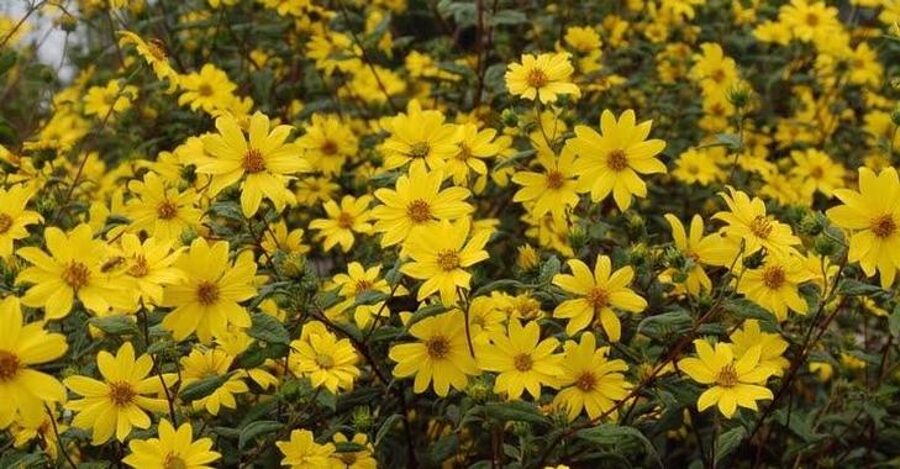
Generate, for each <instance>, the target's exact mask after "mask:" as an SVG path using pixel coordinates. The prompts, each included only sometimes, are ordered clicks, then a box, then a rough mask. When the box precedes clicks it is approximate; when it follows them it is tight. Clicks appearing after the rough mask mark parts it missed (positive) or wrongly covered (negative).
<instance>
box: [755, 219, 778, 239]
mask: <svg viewBox="0 0 900 469" xmlns="http://www.w3.org/2000/svg"><path fill="white" fill-rule="evenodd" d="M772 228H773V226H772V222H771V221H770V220H769V219H768V218H766V217H764V216H762V215H757V217H756V218H754V219H753V221H752V222H750V231H751V232H752V233H753V234H754V235H756V237H757V238H762V239H766V238H768V237H769V235H770V234H771V233H772Z"/></svg>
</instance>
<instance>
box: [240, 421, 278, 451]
mask: <svg viewBox="0 0 900 469" xmlns="http://www.w3.org/2000/svg"><path fill="white" fill-rule="evenodd" d="M283 427H284V424H283V423H281V422H276V421H274V420H257V421H255V422H250V423H249V424H247V426H245V427H244V428H242V429H241V432H240V435H239V436H238V449H243V448H244V446H246V445H247V443H249V442H251V441H253V440H255V439H256V438H258V437H259V436H261V435H265V434H267V433H272V432H276V431H278V430H281V429H282V428H283Z"/></svg>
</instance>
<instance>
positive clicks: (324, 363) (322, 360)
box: [316, 353, 334, 370]
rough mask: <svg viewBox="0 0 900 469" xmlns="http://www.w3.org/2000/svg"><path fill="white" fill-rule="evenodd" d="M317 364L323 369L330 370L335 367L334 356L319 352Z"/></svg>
mask: <svg viewBox="0 0 900 469" xmlns="http://www.w3.org/2000/svg"><path fill="white" fill-rule="evenodd" d="M316 365H319V368H322V369H323V370H330V369H331V368H333V367H334V358H333V357H332V356H331V355H328V354H324V353H317V354H316Z"/></svg>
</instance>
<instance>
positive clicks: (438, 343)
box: [425, 335, 450, 360]
mask: <svg viewBox="0 0 900 469" xmlns="http://www.w3.org/2000/svg"><path fill="white" fill-rule="evenodd" d="M425 350H426V351H427V352H428V357H429V358H431V359H432V360H443V359H445V358H447V355H449V354H450V342H449V341H448V340H447V338H446V337H444V336H440V335H436V336H434V337H432V338H430V339H428V340H427V341H426V342H425Z"/></svg>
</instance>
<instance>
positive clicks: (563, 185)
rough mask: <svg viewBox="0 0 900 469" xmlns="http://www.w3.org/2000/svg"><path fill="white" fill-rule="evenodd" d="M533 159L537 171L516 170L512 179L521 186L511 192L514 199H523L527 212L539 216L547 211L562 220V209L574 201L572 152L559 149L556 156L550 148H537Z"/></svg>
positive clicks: (520, 200)
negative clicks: (527, 205)
mask: <svg viewBox="0 0 900 469" xmlns="http://www.w3.org/2000/svg"><path fill="white" fill-rule="evenodd" d="M537 161H538V163H539V164H540V166H541V172H535V171H519V172H517V173H516V174H514V175H513V177H512V181H513V182H514V183H516V184H518V185H520V186H522V188H521V189H519V190H518V192H516V194H515V195H514V196H513V201H514V202H527V203H529V204H533V205H532V206H531V214H532V215H533V216H534V217H535V218H540V217H542V216H544V215H545V214H547V213H550V214H552V215H553V218H554V219H556V220H565V218H566V212H567V211H568V210H570V209H571V208H572V207H574V206H575V205H577V204H578V200H579V199H578V193H577V188H576V183H575V176H576V175H575V171H574V169H573V168H574V166H573V165H574V162H575V154H574V153H572V152H571V151H567V150H566V149H563V151H562V153H561V154H560V155H559V158H557V157H555V156H554V155H553V153H552V152H550V151H539V152H538V155H537Z"/></svg>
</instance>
